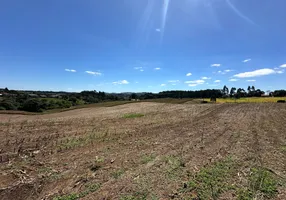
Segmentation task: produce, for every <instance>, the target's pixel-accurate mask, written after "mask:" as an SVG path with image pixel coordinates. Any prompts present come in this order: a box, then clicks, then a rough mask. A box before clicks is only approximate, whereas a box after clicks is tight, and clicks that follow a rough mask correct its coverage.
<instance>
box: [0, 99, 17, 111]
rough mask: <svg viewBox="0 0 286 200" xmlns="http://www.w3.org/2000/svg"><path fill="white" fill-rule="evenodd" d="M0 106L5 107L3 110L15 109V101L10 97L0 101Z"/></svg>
mask: <svg viewBox="0 0 286 200" xmlns="http://www.w3.org/2000/svg"><path fill="white" fill-rule="evenodd" d="M0 107H3V108H5V110H17V103H16V102H15V101H12V100H10V99H5V100H3V101H1V102H0Z"/></svg>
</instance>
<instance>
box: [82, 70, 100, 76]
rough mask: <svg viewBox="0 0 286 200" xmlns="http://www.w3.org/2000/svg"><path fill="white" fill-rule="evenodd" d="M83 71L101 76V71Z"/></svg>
mask: <svg viewBox="0 0 286 200" xmlns="http://www.w3.org/2000/svg"><path fill="white" fill-rule="evenodd" d="M85 73H87V74H91V75H95V76H101V75H102V73H100V72H93V71H85Z"/></svg>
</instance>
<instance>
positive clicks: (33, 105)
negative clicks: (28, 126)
mask: <svg viewBox="0 0 286 200" xmlns="http://www.w3.org/2000/svg"><path fill="white" fill-rule="evenodd" d="M42 108H43V103H42V102H41V100H39V99H28V100H27V101H25V102H24V104H23V107H22V109H23V110H25V111H28V112H41V111H42Z"/></svg>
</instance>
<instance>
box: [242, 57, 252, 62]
mask: <svg viewBox="0 0 286 200" xmlns="http://www.w3.org/2000/svg"><path fill="white" fill-rule="evenodd" d="M249 61H251V59H250V58H248V59H245V60H243V61H242V62H244V63H247V62H249Z"/></svg>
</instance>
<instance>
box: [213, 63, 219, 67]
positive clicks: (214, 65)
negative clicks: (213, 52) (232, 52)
mask: <svg viewBox="0 0 286 200" xmlns="http://www.w3.org/2000/svg"><path fill="white" fill-rule="evenodd" d="M220 66H221V64H211V67H220Z"/></svg>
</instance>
